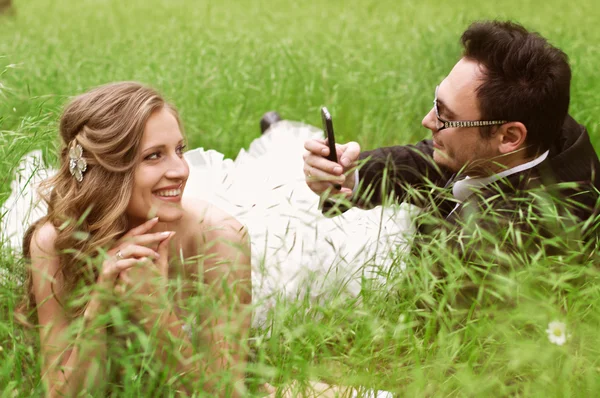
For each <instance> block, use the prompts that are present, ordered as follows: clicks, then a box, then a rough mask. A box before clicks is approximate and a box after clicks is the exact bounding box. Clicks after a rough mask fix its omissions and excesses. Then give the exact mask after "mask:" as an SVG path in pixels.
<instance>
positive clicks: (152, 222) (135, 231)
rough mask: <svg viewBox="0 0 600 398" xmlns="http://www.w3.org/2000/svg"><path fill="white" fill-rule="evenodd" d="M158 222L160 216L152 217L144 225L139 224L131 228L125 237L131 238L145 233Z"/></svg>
mask: <svg viewBox="0 0 600 398" xmlns="http://www.w3.org/2000/svg"><path fill="white" fill-rule="evenodd" d="M157 223H158V217H154V218H151V219H150V220H148V221H146V222H145V223H143V224H142V225H138V226H137V227H135V228H132V229H130V230H129V231H128V232H127V233H126V234H125V235H123V238H131V237H132V236H137V235H142V234H145V233H146V232H148V231H150V230H151V229H152V227H154V226H155V225H156V224H157ZM123 238H121V239H123Z"/></svg>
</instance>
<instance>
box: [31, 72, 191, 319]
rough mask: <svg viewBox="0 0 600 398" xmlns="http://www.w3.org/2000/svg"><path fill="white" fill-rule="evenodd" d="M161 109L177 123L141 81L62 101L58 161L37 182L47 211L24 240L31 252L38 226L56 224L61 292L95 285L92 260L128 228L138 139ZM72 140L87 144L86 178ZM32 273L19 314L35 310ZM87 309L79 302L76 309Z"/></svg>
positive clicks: (169, 108)
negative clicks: (73, 156)
mask: <svg viewBox="0 0 600 398" xmlns="http://www.w3.org/2000/svg"><path fill="white" fill-rule="evenodd" d="M163 108H166V109H168V110H170V111H171V112H172V114H173V115H174V116H175V118H176V119H177V122H178V123H179V117H178V114H177V111H176V110H175V108H174V107H173V106H171V105H169V104H168V103H167V102H166V101H165V100H164V99H163V98H162V97H161V96H160V94H159V93H158V92H156V91H155V90H153V89H152V88H149V87H146V86H144V85H142V84H140V83H136V82H120V83H112V84H107V85H104V86H100V87H98V88H95V89H92V90H91V91H88V92H86V93H85V94H82V95H79V96H77V97H75V99H73V101H71V102H70V103H69V104H68V105H67V107H66V108H65V110H64V112H63V114H62V116H61V119H60V137H61V139H62V148H61V150H60V154H59V156H60V167H59V169H58V172H57V173H56V175H54V176H53V177H51V178H49V179H47V180H45V181H43V182H42V183H41V184H40V187H39V194H40V196H41V198H42V199H43V200H44V201H45V202H46V204H47V205H48V213H47V215H46V216H45V217H43V218H42V219H40V220H38V221H37V222H36V223H35V224H34V225H32V227H30V228H29V230H28V231H27V233H26V234H25V237H24V242H23V250H24V255H25V257H27V258H29V257H30V244H31V239H32V237H33V236H34V234H35V231H36V229H37V228H38V226H41V225H43V224H45V223H47V222H49V223H51V224H52V225H53V226H54V227H55V228H56V231H57V237H56V240H55V242H54V249H55V253H56V255H57V256H58V257H59V271H58V272H59V274H60V275H55V277H57V276H58V277H60V279H61V281H62V289H61V295H64V294H67V295H68V294H71V293H73V292H74V291H75V289H76V288H77V287H78V286H80V284H81V283H83V284H85V285H87V286H91V285H93V284H94V283H95V281H96V280H97V278H98V267H97V266H94V261H93V259H95V258H98V256H99V254H100V251H101V250H102V249H107V248H108V247H109V246H110V244H111V243H113V242H114V241H116V240H117V239H119V238H120V237H121V236H123V234H124V233H125V232H126V231H128V230H129V228H130V226H129V225H128V220H127V217H126V214H125V212H126V208H127V205H128V203H129V200H130V197H131V193H132V189H133V182H134V181H133V178H134V171H135V168H136V165H137V163H138V162H139V159H138V158H139V147H140V143H141V141H142V136H143V133H144V129H145V126H146V123H147V121H148V119H149V118H150V116H151V115H152V114H153V113H154V112H156V111H159V110H161V109H163ZM179 124H180V123H179ZM75 143H76V144H79V145H81V147H82V148H83V158H84V159H85V160H86V162H87V170H86V171H85V173H84V175H83V180H82V181H81V182H78V181H77V180H76V179H75V177H74V176H73V175H71V172H70V170H69V160H70V158H69V148H71V147H72V145H74V144H75ZM28 274H29V276H28V283H27V286H28V294H27V300H25V301H26V302H25V303H24V304H23V305H22V306H21V309H22V310H21V311H20V313H21V314H22V315H25V312H27V313H28V314H32V313H33V312H34V311H32V310H33V309H34V305H33V304H34V302H35V301H34V300H33V297H32V284H31V271H29V272H28ZM82 310H83V306H81V305H79V306H78V307H75V308H74V309H73V310H72V315H76V314H79V313H81V311H82ZM28 317H29V316H27V318H28Z"/></svg>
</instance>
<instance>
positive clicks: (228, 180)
mask: <svg viewBox="0 0 600 398" xmlns="http://www.w3.org/2000/svg"><path fill="white" fill-rule="evenodd" d="M322 135H323V132H322V131H321V130H320V129H317V128H315V127H312V126H309V125H306V124H302V123H297V122H289V121H280V122H278V123H276V124H274V125H273V126H271V128H270V129H269V130H268V131H267V132H266V133H265V134H263V135H262V136H261V137H260V138H257V139H255V140H254V141H253V142H252V144H251V145H250V148H249V149H248V150H247V151H246V150H244V149H242V150H241V151H240V152H239V154H238V156H237V157H236V159H235V160H231V159H225V158H224V156H223V155H222V154H221V153H219V152H217V151H214V150H204V149H203V148H199V149H194V150H191V151H188V152H186V154H185V158H186V159H187V161H188V163H189V165H190V176H189V179H188V182H187V185H186V190H185V193H184V196H187V197H197V198H201V199H204V200H206V201H208V202H211V203H213V204H214V205H216V206H218V207H220V208H222V209H224V210H225V211H227V212H228V213H230V214H231V215H232V216H234V217H236V218H237V219H238V220H239V221H240V222H241V223H242V224H244V225H246V227H247V228H248V230H249V233H250V237H251V245H252V266H253V277H252V283H253V301H254V303H256V311H255V316H254V321H253V324H254V325H255V326H260V325H261V324H262V323H263V322H265V320H266V319H267V314H268V312H269V309H270V308H272V306H273V305H274V304H275V303H276V302H277V300H281V299H283V300H289V299H304V298H309V299H310V300H315V301H321V300H326V299H328V298H331V297H334V296H335V297H340V296H341V297H344V296H345V295H349V296H356V295H358V293H359V292H360V290H361V287H362V286H363V284H364V283H365V282H367V281H372V282H375V283H380V284H381V286H384V285H385V281H386V278H387V275H388V272H390V271H394V270H398V269H399V268H400V267H397V266H396V267H391V266H392V264H396V265H397V264H398V255H399V253H402V252H405V251H406V249H407V247H408V241H409V239H410V235H411V234H412V232H413V228H412V224H411V213H412V212H413V211H414V209H413V208H411V207H410V206H408V205H400V206H396V207H377V208H375V209H371V210H360V209H356V208H353V209H350V210H348V211H347V212H345V213H344V214H342V215H341V216H338V217H334V218H327V217H324V216H323V215H322V214H321V212H320V210H319V208H318V204H319V198H318V197H317V195H315V194H314V193H313V192H312V191H310V189H309V188H308V186H307V185H306V183H305V181H304V174H303V159H302V154H303V152H304V147H303V145H304V141H306V140H307V139H309V138H315V137H322ZM51 173H52V170H48V169H47V168H45V167H44V166H43V162H42V159H41V152H40V151H34V152H32V153H30V154H28V155H27V156H25V157H24V158H23V159H22V161H21V163H20V165H19V167H18V169H17V173H16V177H15V180H14V181H13V183H12V185H11V188H12V194H11V196H10V197H9V199H8V200H7V201H6V202H5V203H4V205H3V207H2V210H1V212H0V215H1V217H2V230H1V232H0V239H2V242H4V243H3V246H5V247H6V246H8V247H11V248H12V249H14V250H17V251H20V250H21V247H20V246H21V239H22V236H23V233H24V231H25V230H26V229H27V227H28V226H29V225H30V224H31V223H32V222H34V221H35V220H36V219H38V218H39V217H41V216H43V215H44V214H45V211H46V209H45V206H44V205H42V204H40V203H39V201H36V199H35V198H36V195H35V189H34V186H35V185H36V184H37V183H38V182H39V181H41V180H42V179H44V178H47V177H48V176H49V175H50V174H51ZM6 277H8V275H7V274H6V271H4V278H6ZM2 278H3V274H2V270H0V281H1V280H2Z"/></svg>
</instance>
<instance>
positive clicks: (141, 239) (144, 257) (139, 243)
mask: <svg viewBox="0 0 600 398" xmlns="http://www.w3.org/2000/svg"><path fill="white" fill-rule="evenodd" d="M157 222H158V218H153V219H151V220H148V221H146V222H145V223H144V224H142V225H140V226H138V227H136V228H133V229H131V230H130V231H129V232H127V233H126V234H125V235H123V237H122V238H121V239H119V240H118V241H117V243H116V244H115V245H114V247H113V248H112V249H110V250H109V251H108V252H107V255H108V257H107V259H106V260H104V262H103V263H102V270H101V271H100V275H99V276H98V279H97V281H96V287H97V289H96V290H95V291H94V293H92V299H91V300H90V302H89V304H88V306H87V307H86V310H85V312H84V316H85V317H86V318H93V317H95V316H96V315H98V313H100V312H102V311H103V310H104V308H103V307H104V305H105V304H106V300H104V299H103V298H104V297H106V294H107V293H111V292H112V291H114V289H115V285H116V283H117V281H118V279H119V276H120V275H121V273H122V272H125V271H127V270H129V269H131V268H133V267H135V266H136V265H137V264H139V263H140V262H144V261H148V260H149V259H155V258H159V257H160V255H159V254H158V252H157V251H155V250H152V249H151V248H149V247H147V245H152V244H156V243H158V242H161V241H164V240H165V239H166V238H168V237H169V236H170V234H171V233H170V232H167V233H164V232H159V233H154V234H148V233H147V232H148V231H149V230H150V229H152V228H153V227H154V226H155V225H156V223H157ZM159 246H160V245H159ZM109 295H110V294H109Z"/></svg>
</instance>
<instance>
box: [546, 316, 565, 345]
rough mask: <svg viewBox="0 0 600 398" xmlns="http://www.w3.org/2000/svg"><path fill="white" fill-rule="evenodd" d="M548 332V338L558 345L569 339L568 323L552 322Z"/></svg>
mask: <svg viewBox="0 0 600 398" xmlns="http://www.w3.org/2000/svg"><path fill="white" fill-rule="evenodd" d="M546 333H548V340H550V342H551V343H554V344H556V345H563V344H565V342H566V341H567V337H568V336H567V325H565V324H564V323H563V322H559V321H552V322H550V323H549V324H548V329H546Z"/></svg>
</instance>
